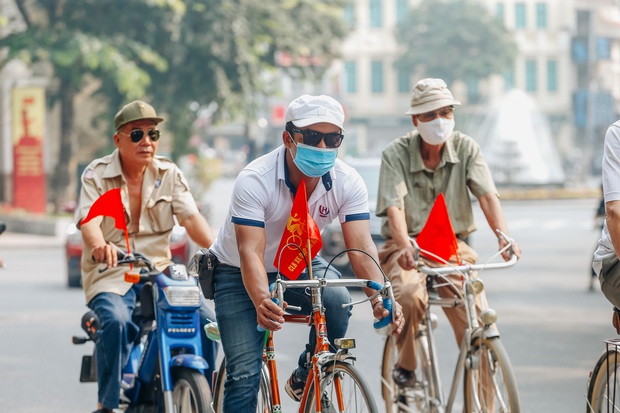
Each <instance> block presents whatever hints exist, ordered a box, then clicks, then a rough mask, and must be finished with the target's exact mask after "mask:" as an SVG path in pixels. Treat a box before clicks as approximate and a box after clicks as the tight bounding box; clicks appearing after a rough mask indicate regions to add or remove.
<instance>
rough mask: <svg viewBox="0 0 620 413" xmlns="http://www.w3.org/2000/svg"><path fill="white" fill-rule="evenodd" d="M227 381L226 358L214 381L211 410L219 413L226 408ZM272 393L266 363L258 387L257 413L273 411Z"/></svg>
mask: <svg viewBox="0 0 620 413" xmlns="http://www.w3.org/2000/svg"><path fill="white" fill-rule="evenodd" d="M225 381H226V358H224V359H222V363H221V364H220V368H219V369H218V371H217V373H216V376H215V380H214V381H213V403H212V404H211V410H212V412H214V413H219V412H221V411H223V409H224V382H225ZM271 407H272V406H271V393H270V392H269V370H268V369H267V366H266V365H265V363H263V367H262V369H261V375H260V386H259V389H258V403H257V404H256V413H269V412H271V410H272V409H271Z"/></svg>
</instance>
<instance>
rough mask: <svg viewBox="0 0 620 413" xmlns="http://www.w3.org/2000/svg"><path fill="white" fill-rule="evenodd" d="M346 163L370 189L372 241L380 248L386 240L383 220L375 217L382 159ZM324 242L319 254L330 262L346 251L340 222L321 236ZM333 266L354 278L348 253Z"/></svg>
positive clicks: (355, 159)
mask: <svg viewBox="0 0 620 413" xmlns="http://www.w3.org/2000/svg"><path fill="white" fill-rule="evenodd" d="M345 163H347V164H348V165H350V166H352V167H353V168H355V170H356V171H357V172H358V173H359V174H360V175H361V177H362V179H363V180H364V182H365V183H366V187H367V188H368V206H369V208H370V234H371V235H372V239H373V241H374V242H375V244H376V245H377V248H379V247H380V246H381V245H383V243H385V239H384V238H383V237H382V236H381V218H379V217H377V216H376V215H375V208H376V206H377V192H378V190H379V170H380V168H381V159H379V158H351V159H347V160H345ZM321 238H322V240H323V248H322V249H321V251H320V252H319V254H320V255H321V256H322V257H323V258H325V259H326V260H327V262H329V261H330V260H331V259H332V258H334V256H336V255H337V254H339V253H340V252H342V251H344V249H345V248H346V247H345V245H344V238H343V236H342V227H341V226H340V222H338V220H335V221H334V222H332V223H331V224H330V225H328V226H327V227H326V228H325V229H324V230H323V233H322V234H321ZM332 265H333V266H334V267H335V268H336V269H337V270H338V271H340V272H341V273H342V275H343V276H345V277H352V276H353V270H352V268H351V263H350V262H349V257H348V255H347V254H346V253H344V254H342V255H340V256H338V257H337V258H335V259H334V262H333V263H332Z"/></svg>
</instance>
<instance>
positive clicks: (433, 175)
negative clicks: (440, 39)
mask: <svg viewBox="0 0 620 413" xmlns="http://www.w3.org/2000/svg"><path fill="white" fill-rule="evenodd" d="M460 104H461V103H460V102H459V101H457V100H455V99H454V98H453V97H452V93H451V92H450V90H449V89H448V87H447V86H446V84H445V82H444V81H443V80H441V79H431V78H428V79H422V80H420V81H419V82H418V83H417V84H416V85H415V87H414V89H413V97H412V99H411V108H410V109H409V110H408V111H407V112H406V114H407V115H411V119H412V121H413V125H414V126H415V127H416V128H417V130H414V131H412V132H410V133H408V134H407V135H405V136H403V137H401V138H399V139H396V140H394V141H393V142H391V143H390V144H389V145H388V146H387V147H386V148H385V150H384V151H383V154H382V160H381V173H380V179H379V193H378V198H377V209H376V211H377V215H378V216H381V217H386V218H384V219H383V224H382V228H381V232H382V235H383V236H384V237H385V238H386V240H387V241H386V243H385V244H384V245H383V246H382V247H381V250H380V251H379V258H380V262H381V265H382V267H383V270H384V271H385V273H386V274H387V275H388V277H390V280H391V281H392V284H393V287H394V293H395V296H396V299H397V300H399V302H400V303H401V304H402V305H403V313H404V317H405V320H406V321H405V327H404V329H403V333H402V334H400V335H399V336H398V337H397V339H396V343H397V346H398V360H397V364H396V367H395V369H394V372H393V378H394V381H395V382H396V383H397V384H399V385H401V386H406V387H410V386H413V385H414V384H415V381H416V377H415V374H414V370H415V368H416V354H415V345H414V344H415V335H416V332H417V329H418V326H419V324H420V322H421V321H422V317H423V316H424V311H425V309H426V305H427V304H426V303H427V300H428V297H427V293H426V288H425V284H424V281H425V276H424V275H423V274H420V273H419V272H417V271H416V270H415V268H414V252H415V251H414V248H413V246H412V245H411V243H410V241H409V237H414V238H415V237H417V236H418V234H419V233H420V231H421V230H422V228H423V227H424V224H425V223H426V220H427V218H428V215H429V213H430V210H431V208H432V206H433V204H434V202H435V199H436V198H437V196H438V195H439V194H441V193H443V194H444V197H445V201H446V204H447V207H448V214H449V216H450V220H451V222H452V226H453V228H454V232H455V235H456V237H457V243H458V251H457V253H458V256H459V257H460V259H461V261H462V262H468V263H472V264H473V263H475V262H476V260H477V259H478V255H477V254H476V252H475V251H474V250H473V249H472V248H471V247H470V246H469V245H467V243H466V240H467V237H468V235H469V234H471V233H472V232H473V231H475V230H476V226H475V223H474V217H473V212H472V207H471V201H470V198H469V192H468V191H471V193H472V194H473V195H474V196H475V197H476V198H478V201H479V203H480V207H481V208H482V210H483V212H484V216H485V217H486V219H487V222H488V224H489V226H490V227H491V230H492V231H493V233H494V234H496V235H498V234H497V233H496V231H495V230H496V229H499V230H500V231H501V232H502V233H504V234H506V235H507V234H508V228H507V227H506V223H505V222H504V217H503V214H502V209H501V205H500V202H499V195H498V193H497V189H496V188H495V184H494V183H493V180H492V178H491V174H490V171H489V168H488V166H487V164H486V162H485V160H484V157H483V156H482V153H481V151H480V147H479V146H478V144H477V143H476V142H475V141H474V140H473V139H472V138H470V137H469V136H467V135H464V134H463V133H460V132H456V131H454V113H453V112H454V106H456V105H460ZM507 242H508V240H506V239H505V238H504V237H502V236H498V243H499V248H500V249H501V248H503V247H504V246H506V245H507ZM512 249H513V251H514V253H515V254H516V255H517V256H519V255H520V254H521V251H520V250H519V247H518V246H517V245H516V243H513V244H512ZM431 252H432V251H431ZM503 258H504V259H505V260H508V259H510V254H509V253H508V252H505V253H504V254H503ZM451 260H452V261H453V262H454V263H456V258H455V257H454V256H453V257H452V259H451ZM429 265H434V266H437V265H438V264H437V263H435V264H432V263H429ZM453 281H454V282H455V283H458V282H460V280H459V279H458V277H455V278H454V279H453ZM439 293H440V295H442V296H447V297H453V296H454V293H453V292H452V291H451V289H450V288H449V287H440V289H439ZM483 294H484V293H482V294H479V295H478V299H479V302H478V303H477V306H478V310H480V307H484V306H485V305H486V298H485V297H484V295H483ZM444 311H445V313H446V316H447V317H448V319H449V320H450V323H451V324H452V328H453V329H454V332H455V335H456V339H457V342H458V343H459V344H460V342H461V339H462V336H463V331H464V328H465V325H466V318H465V317H466V314H465V310H464V309H463V308H444Z"/></svg>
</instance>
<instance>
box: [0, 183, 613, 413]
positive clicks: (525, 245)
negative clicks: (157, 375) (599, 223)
mask: <svg viewBox="0 0 620 413" xmlns="http://www.w3.org/2000/svg"><path fill="white" fill-rule="evenodd" d="M216 189H217V188H216ZM219 199H221V197H220V198H219ZM596 204H597V200H596V199H587V200H562V201H511V202H504V210H505V215H506V218H507V220H508V222H509V226H510V228H511V235H513V236H514V237H515V238H516V240H517V241H518V242H519V244H520V246H521V248H522V250H523V256H522V259H521V260H520V262H519V263H518V264H517V265H516V266H515V267H514V268H512V269H509V270H503V271H496V272H494V273H491V272H489V273H488V274H485V275H483V277H482V278H483V279H484V280H485V282H486V288H487V297H488V299H489V302H490V304H491V307H493V308H494V309H496V310H497V312H498V315H499V321H498V324H499V328H500V331H501V333H502V340H503V342H504V345H505V347H506V348H507V350H508V353H509V355H510V357H511V360H512V363H513V366H514V368H515V372H516V376H517V380H518V383H519V388H520V392H521V399H522V406H523V412H528V413H530V412H531V413H537V412H541V413H542V412H580V411H584V410H585V391H586V381H587V377H588V374H589V371H590V369H591V368H592V366H593V365H594V362H595V360H596V358H597V357H598V355H599V354H600V353H601V352H602V351H603V349H604V346H603V342H602V340H603V339H604V338H607V337H612V336H614V334H615V332H614V330H613V328H612V327H611V323H610V320H611V305H610V304H608V303H607V302H606V300H605V299H604V297H603V296H602V295H601V294H600V292H599V291H598V288H597V290H596V291H595V292H589V291H588V288H587V287H588V274H589V269H588V268H589V260H590V256H591V253H592V249H593V247H594V243H595V241H596V239H597V237H598V232H597V231H596V230H595V229H594V224H593V217H594V212H595V208H596ZM219 208H220V209H221V210H224V211H225V209H226V208H225V205H224V204H222V205H220V207H219ZM478 209H479V208H477V207H476V211H478ZM218 214H220V213H218ZM476 214H477V222H478V226H479V231H478V232H477V233H475V234H474V236H473V237H472V243H473V246H474V247H475V248H476V249H478V252H479V253H480V256H481V261H484V260H485V259H486V258H488V257H489V256H490V255H491V254H492V253H493V251H494V250H495V248H496V243H495V241H494V239H493V238H492V234H491V231H490V230H489V229H488V227H487V226H486V223H485V222H484V218H483V217H482V214H481V213H479V212H476ZM221 222H223V218H222V217H221V216H220V215H218V216H217V217H214V218H213V221H212V224H213V225H214V227H216V228H217V227H219V225H221ZM63 254H64V252H63V249H62V246H61V245H60V243H59V241H58V240H57V239H54V238H53V237H36V236H23V235H20V234H11V233H7V234H4V235H2V236H0V256H2V257H3V258H4V260H5V262H6V264H7V268H6V269H4V270H0V406H1V408H0V410H1V411H3V412H4V411H6V412H15V413H42V412H63V413H81V412H91V411H93V410H95V406H96V404H95V403H96V385H94V384H83V383H79V381H78V377H79V369H80V362H81V357H82V354H86V353H88V352H90V347H87V346H74V345H72V344H71V336H72V335H74V334H79V333H80V327H79V322H80V318H81V316H82V313H83V312H84V311H85V310H86V307H85V304H84V298H83V293H82V291H81V290H79V289H68V288H67V287H66V286H65V284H66V280H65V266H64V262H63ZM354 294H358V293H354ZM439 315H440V325H439V328H438V330H437V331H438V336H439V341H440V351H441V357H442V358H441V368H442V373H443V374H444V378H443V381H444V388H445V391H447V389H448V386H449V385H450V380H451V364H452V363H453V362H454V357H455V356H456V344H455V341H454V338H453V336H452V332H451V331H450V327H449V325H448V324H447V321H446V320H445V318H444V317H443V315H442V314H441V312H439ZM371 322H372V320H371V312H370V307H369V305H368V304H364V305H362V306H358V307H357V308H356V309H355V311H354V315H353V318H352V320H351V325H350V329H349V331H350V336H352V337H355V338H356V339H357V345H358V348H357V349H356V350H355V354H356V355H357V356H358V362H357V365H358V366H359V367H360V368H361V369H362V371H363V372H364V375H365V377H366V378H367V380H368V381H369V382H370V384H371V386H372V388H373V389H374V390H375V395H376V398H377V402H378V403H379V404H380V403H381V399H380V395H379V368H380V367H379V362H380V356H381V349H382V345H383V340H384V338H383V337H382V336H380V335H379V334H377V333H374V332H372V331H371V328H372V327H371ZM305 335H306V332H305V327H303V326H296V325H292V326H287V327H286V328H285V329H284V330H283V332H281V333H279V334H277V335H276V349H277V352H278V358H277V360H278V363H279V374H280V383H284V380H285V379H286V378H288V375H289V374H290V371H291V370H292V368H293V366H294V363H295V360H296V359H297V357H298V354H299V351H300V350H301V346H302V345H303V338H304V337H305ZM282 396H283V397H282V398H283V400H288V397H287V396H286V395H285V394H284V393H283V394H282ZM287 403H288V402H287ZM292 408H293V405H292V403H291V404H285V411H293V410H292Z"/></svg>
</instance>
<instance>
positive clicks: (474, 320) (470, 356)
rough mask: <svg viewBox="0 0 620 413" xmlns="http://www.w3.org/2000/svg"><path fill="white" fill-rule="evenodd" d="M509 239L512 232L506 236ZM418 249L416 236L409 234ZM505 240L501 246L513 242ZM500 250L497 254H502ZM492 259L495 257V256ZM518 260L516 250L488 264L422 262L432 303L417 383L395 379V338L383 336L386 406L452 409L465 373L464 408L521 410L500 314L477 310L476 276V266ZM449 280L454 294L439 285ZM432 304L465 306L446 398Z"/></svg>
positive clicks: (418, 411)
mask: <svg viewBox="0 0 620 413" xmlns="http://www.w3.org/2000/svg"><path fill="white" fill-rule="evenodd" d="M507 239H508V238H507ZM411 242H412V243H413V244H414V246H415V247H416V249H417V250H418V251H421V252H423V253H426V254H427V255H431V256H432V255H434V254H432V253H430V252H428V251H424V250H420V249H419V247H418V245H417V244H416V242H415V240H413V239H411ZM510 246H511V244H509V245H507V246H506V247H505V248H504V249H503V250H502V251H505V250H507V249H508V248H510ZM502 251H500V252H499V253H498V254H497V255H495V256H494V257H496V256H498V255H499V254H501V252H502ZM491 259H493V258H491ZM516 262H517V257H516V256H514V255H513V256H512V258H511V259H510V260H509V261H506V262H499V263H487V264H475V265H472V264H466V265H459V266H451V265H450V264H447V265H448V266H446V267H440V268H433V267H429V266H426V265H424V264H423V263H421V262H420V263H419V264H418V270H419V271H420V272H422V273H424V274H426V275H427V278H426V288H427V291H428V295H429V300H428V304H429V305H428V307H427V310H426V313H425V316H424V319H423V321H422V323H421V325H420V328H419V331H418V334H417V336H416V339H415V346H416V353H417V369H416V371H415V375H416V378H417V380H416V384H415V385H414V386H413V387H410V388H401V387H400V386H398V385H396V384H395V383H394V381H393V379H392V370H393V369H394V365H395V362H396V360H397V359H398V350H397V346H396V341H395V339H394V338H393V337H388V338H387V339H386V341H385V347H384V350H383V359H382V368H381V373H382V379H381V380H382V395H383V399H384V400H385V406H386V411H387V412H388V413H396V412H415V413H450V412H452V411H453V407H454V403H455V399H456V395H457V392H458V387H459V383H460V378H461V377H463V380H464V386H463V401H464V407H463V410H462V411H463V412H466V413H490V412H502V413H508V412H510V413H519V412H520V411H521V407H520V401H519V392H518V388H517V382H516V379H515V376H514V373H513V369H512V365H511V363H510V360H509V358H508V354H507V353H506V350H505V349H504V346H503V345H502V342H501V340H500V335H499V332H498V330H497V329H496V328H495V326H494V323H495V322H496V320H497V314H496V312H495V311H494V310H492V309H490V308H489V309H486V310H483V311H482V312H481V314H480V320H481V321H482V323H480V322H479V318H478V315H477V311H476V305H475V298H476V294H479V293H480V292H482V291H483V289H484V285H483V283H482V280H480V279H479V278H478V277H474V276H473V273H474V272H476V271H483V270H489V269H500V268H508V267H511V266H513V265H514V264H515V263H516ZM451 274H460V275H462V278H463V283H462V287H461V286H457V285H456V284H454V283H453V282H451V280H450V279H449V278H448V276H449V275H451ZM442 285H451V286H452V287H453V289H454V291H455V292H456V295H455V297H454V298H440V297H439V294H438V292H437V288H438V287H440V286H442ZM433 306H441V307H456V306H463V307H464V308H465V310H466V312H467V327H466V329H465V333H464V336H463V341H462V343H461V346H460V351H459V356H458V359H457V361H456V366H455V369H454V376H453V379H452V385H451V387H450V393H449V395H448V397H447V399H446V397H445V395H444V393H443V388H442V383H441V377H440V372H439V355H438V353H437V347H436V343H435V333H434V329H435V328H436V326H437V319H438V318H437V315H436V314H434V313H433V312H432V311H431V308H432V307H433Z"/></svg>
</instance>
